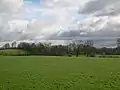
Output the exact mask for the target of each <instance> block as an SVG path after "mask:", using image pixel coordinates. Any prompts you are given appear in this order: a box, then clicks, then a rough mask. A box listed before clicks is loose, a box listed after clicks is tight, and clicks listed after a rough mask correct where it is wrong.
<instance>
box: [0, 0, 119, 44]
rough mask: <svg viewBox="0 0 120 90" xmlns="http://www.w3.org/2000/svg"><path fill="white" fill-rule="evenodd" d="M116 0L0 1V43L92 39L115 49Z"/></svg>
mask: <svg viewBox="0 0 120 90" xmlns="http://www.w3.org/2000/svg"><path fill="white" fill-rule="evenodd" d="M118 37H120V0H0V42H3V41H12V40H48V39H51V40H68V39H82V40H87V39H93V40H94V41H95V44H99V45H106V46H107V45H108V46H109V45H112V46H113V45H115V43H116V38H118Z"/></svg>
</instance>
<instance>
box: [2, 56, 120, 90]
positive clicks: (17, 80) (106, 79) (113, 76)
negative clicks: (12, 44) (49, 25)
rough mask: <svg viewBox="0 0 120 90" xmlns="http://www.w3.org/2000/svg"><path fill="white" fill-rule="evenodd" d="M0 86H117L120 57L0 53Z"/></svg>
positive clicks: (103, 89) (111, 89) (67, 89)
mask: <svg viewBox="0 0 120 90" xmlns="http://www.w3.org/2000/svg"><path fill="white" fill-rule="evenodd" d="M0 90H120V59H117V58H116V59H108V58H105V59H99V58H85V57H81V58H80V57H78V58H76V57H71V58H70V57H34V56H31V57H3V56H1V57H0Z"/></svg>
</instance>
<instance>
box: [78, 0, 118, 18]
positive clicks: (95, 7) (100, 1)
mask: <svg viewBox="0 0 120 90" xmlns="http://www.w3.org/2000/svg"><path fill="white" fill-rule="evenodd" d="M118 3H120V1H119V0H92V1H89V2H88V3H86V4H85V5H84V7H83V9H81V10H80V13H82V14H93V13H95V14H96V15H98V16H100V15H103V16H104V15H106V16H107V15H112V14H115V13H117V11H119V10H118V9H120V7H119V5H118ZM116 5H117V6H116Z"/></svg>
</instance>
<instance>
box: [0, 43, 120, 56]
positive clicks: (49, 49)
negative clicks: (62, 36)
mask: <svg viewBox="0 0 120 90" xmlns="http://www.w3.org/2000/svg"><path fill="white" fill-rule="evenodd" d="M5 49H20V50H25V51H27V52H29V53H28V54H29V55H46V56H66V55H68V56H72V55H76V56H79V55H85V56H88V57H89V56H90V57H94V56H95V55H120V48H119V47H117V48H107V47H103V48H96V47H94V46H93V44H90V43H86V44H76V43H75V42H73V43H69V44H68V45H51V43H37V44H35V43H27V42H21V43H19V44H17V43H16V42H13V43H12V44H11V45H10V44H9V43H6V44H4V45H3V47H1V50H5Z"/></svg>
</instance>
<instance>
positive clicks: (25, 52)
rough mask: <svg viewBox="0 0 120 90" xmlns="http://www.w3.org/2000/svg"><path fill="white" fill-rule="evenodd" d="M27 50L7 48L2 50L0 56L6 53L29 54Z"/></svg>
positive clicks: (10, 54)
mask: <svg viewBox="0 0 120 90" xmlns="http://www.w3.org/2000/svg"><path fill="white" fill-rule="evenodd" d="M27 53H28V52H27V51H24V50H20V49H5V50H0V56H1V55H3V56H4V55H5V56H12V55H23V54H27Z"/></svg>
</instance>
